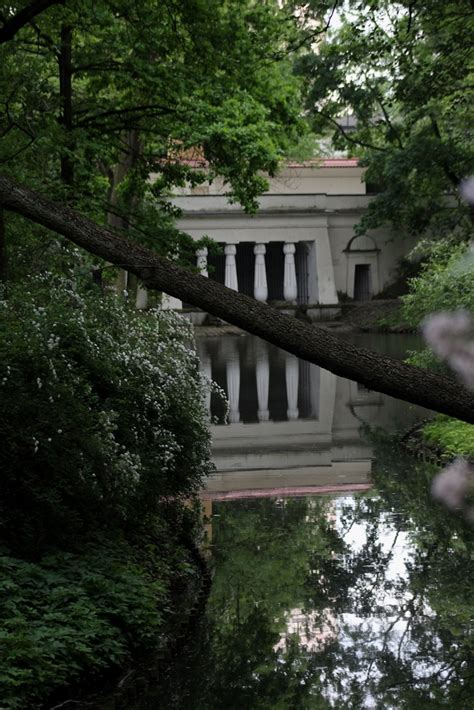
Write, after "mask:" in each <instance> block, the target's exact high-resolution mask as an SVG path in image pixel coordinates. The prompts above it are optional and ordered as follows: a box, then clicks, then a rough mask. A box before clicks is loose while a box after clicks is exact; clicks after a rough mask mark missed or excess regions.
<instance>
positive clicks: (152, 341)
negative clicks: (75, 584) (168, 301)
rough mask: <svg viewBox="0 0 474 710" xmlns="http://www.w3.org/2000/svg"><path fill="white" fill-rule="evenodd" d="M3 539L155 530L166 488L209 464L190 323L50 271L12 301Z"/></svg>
mask: <svg viewBox="0 0 474 710" xmlns="http://www.w3.org/2000/svg"><path fill="white" fill-rule="evenodd" d="M0 332H1V333H2V338H1V340H0V437H1V440H2V442H3V443H2V446H1V450H0V460H1V477H2V480H1V493H0V540H2V541H3V542H4V543H6V544H7V546H8V547H9V549H10V550H11V551H15V552H16V553H19V554H20V555H22V554H29V555H32V556H34V555H36V554H40V553H41V551H42V550H44V549H45V548H46V547H47V546H48V545H53V546H58V545H64V546H65V547H66V548H70V546H71V545H73V544H74V540H75V539H79V538H78V536H79V537H80V538H81V539H83V538H84V536H87V535H88V534H90V533H93V532H96V531H97V530H100V529H101V528H108V529H110V528H113V527H114V526H119V527H122V528H124V529H126V530H128V531H133V530H143V529H150V528H152V527H153V525H154V524H155V519H156V511H157V509H158V506H159V504H160V501H162V500H163V499H164V498H169V497H172V498H173V499H177V498H181V499H182V498H184V497H186V496H189V495H190V494H191V493H192V492H194V491H196V490H197V489H198V487H199V485H200V483H201V480H202V477H203V476H204V475H205V474H206V473H208V471H209V468H210V463H209V434H208V431H207V428H206V423H205V417H204V409H203V399H202V383H201V377H200V375H199V371H198V361H197V357H196V354H195V352H194V350H193V349H192V348H190V347H189V340H190V337H191V333H190V330H189V328H188V327H187V325H186V322H185V321H183V320H182V319H180V318H179V317H178V316H176V315H173V314H171V313H169V312H168V313H163V312H158V311H152V312H148V313H146V314H141V313H137V312H134V311H133V310H132V309H128V308H127V306H126V305H125V304H123V302H121V301H120V300H119V299H118V298H116V297H113V296H109V297H105V298H104V297H102V296H101V295H100V293H99V292H98V291H97V293H96V291H95V289H93V288H92V287H91V288H90V289H89V290H88V291H85V290H84V288H82V289H81V290H79V289H78V287H77V286H76V285H75V284H74V282H73V281H71V280H68V279H66V278H60V277H56V276H53V275H52V274H43V275H42V276H40V277H37V278H34V279H32V280H31V281H30V282H29V284H28V285H27V286H25V285H24V284H23V285H18V286H15V287H12V288H11V290H10V292H9V294H8V298H7V299H3V300H1V301H0Z"/></svg>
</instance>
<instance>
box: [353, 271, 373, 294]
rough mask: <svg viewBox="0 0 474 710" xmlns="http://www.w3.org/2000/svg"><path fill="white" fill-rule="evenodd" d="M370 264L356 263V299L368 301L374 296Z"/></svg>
mask: <svg viewBox="0 0 474 710" xmlns="http://www.w3.org/2000/svg"><path fill="white" fill-rule="evenodd" d="M371 281H372V279H371V273H370V264H356V267H355V272H354V300H355V301H368V300H369V298H370V297H371V296H372V283H371Z"/></svg>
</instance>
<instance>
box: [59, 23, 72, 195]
mask: <svg viewBox="0 0 474 710" xmlns="http://www.w3.org/2000/svg"><path fill="white" fill-rule="evenodd" d="M58 63H59V95H60V99H61V116H60V119H59V122H60V123H61V125H62V126H63V128H64V130H65V133H66V136H65V149H66V151H65V153H64V154H63V155H62V156H61V180H62V181H63V182H64V184H65V185H68V186H69V187H72V186H73V183H74V163H73V160H72V157H71V153H72V151H73V150H74V141H73V139H72V129H73V109H72V27H71V26H70V25H62V27H61V44H60V50H59V55H58Z"/></svg>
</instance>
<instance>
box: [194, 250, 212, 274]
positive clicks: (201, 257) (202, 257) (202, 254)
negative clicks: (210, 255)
mask: <svg viewBox="0 0 474 710" xmlns="http://www.w3.org/2000/svg"><path fill="white" fill-rule="evenodd" d="M196 266H197V267H198V269H199V273H200V274H201V276H209V273H208V271H207V247H202V249H196Z"/></svg>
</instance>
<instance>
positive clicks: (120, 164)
mask: <svg viewBox="0 0 474 710" xmlns="http://www.w3.org/2000/svg"><path fill="white" fill-rule="evenodd" d="M121 140H122V145H123V150H122V152H121V154H120V155H119V159H118V161H117V164H116V165H114V166H113V168H111V169H107V175H108V178H109V185H110V187H109V194H108V205H109V206H108V210H107V215H106V220H107V224H108V226H109V227H111V228H112V229H118V230H119V231H121V232H122V233H124V234H126V233H127V232H128V229H129V225H128V222H127V220H126V219H125V217H124V216H123V215H122V214H121V213H120V205H119V200H118V191H117V188H118V187H119V185H120V183H121V182H122V180H124V178H125V177H126V176H127V174H128V172H129V171H130V170H131V169H132V168H133V167H134V166H135V165H136V164H137V160H138V156H139V154H140V149H141V146H140V139H139V135H138V131H136V130H131V131H125V132H124V133H123V134H122V136H121ZM134 206H135V201H134V200H133V198H132V199H130V200H129V204H128V205H127V207H128V211H129V212H131V210H132V209H133V207H134ZM115 288H116V290H117V293H123V291H125V290H127V289H128V279H127V273H126V270H121V272H120V273H119V275H118V277H117V280H116V282H115Z"/></svg>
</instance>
